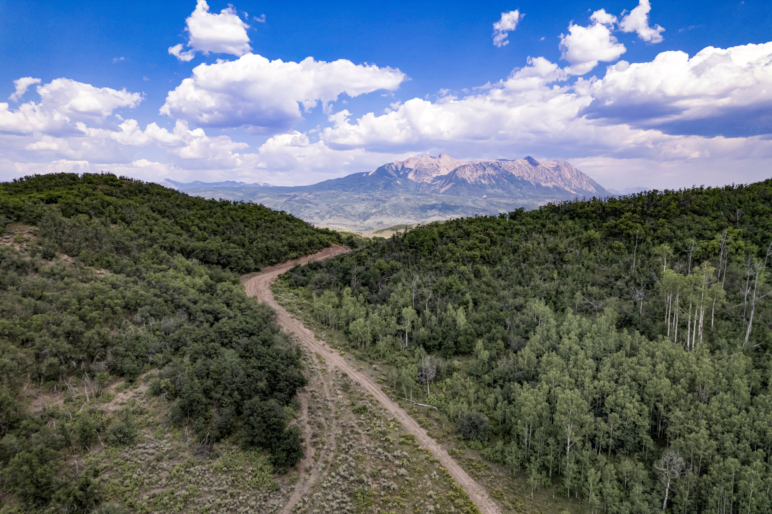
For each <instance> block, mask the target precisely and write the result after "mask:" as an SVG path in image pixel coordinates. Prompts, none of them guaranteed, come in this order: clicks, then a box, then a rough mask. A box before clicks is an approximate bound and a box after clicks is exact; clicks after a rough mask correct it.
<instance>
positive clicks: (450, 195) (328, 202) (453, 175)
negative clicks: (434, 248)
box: [166, 154, 616, 231]
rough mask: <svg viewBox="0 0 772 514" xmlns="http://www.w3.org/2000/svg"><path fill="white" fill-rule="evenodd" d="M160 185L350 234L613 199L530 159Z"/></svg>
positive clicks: (410, 162)
mask: <svg viewBox="0 0 772 514" xmlns="http://www.w3.org/2000/svg"><path fill="white" fill-rule="evenodd" d="M166 182H167V183H168V184H170V185H171V186H173V187H174V188H176V189H179V190H181V191H184V192H186V193H188V194H191V195H195V196H202V197H206V198H223V199H229V200H243V201H249V202H254V203H260V204H263V205H265V206H266V207H270V208H272V209H277V210H282V211H285V212H288V213H290V214H293V215H295V216H297V217H299V218H301V219H304V220H306V221H308V222H310V223H313V224H314V225H317V226H324V227H329V228H335V229H339V230H353V231H370V230H378V229H382V228H385V227H390V226H393V225H397V224H418V223H427V222H431V221H437V220H445V219H450V218H459V217H469V216H474V215H477V214H480V215H491V214H498V213H501V212H509V211H512V210H515V209H517V208H519V207H524V208H526V209H533V208H536V207H538V206H539V205H544V204H546V203H548V202H551V201H560V200H569V199H573V198H582V197H593V196H596V197H606V196H614V193H612V192H610V191H609V190H607V189H605V188H603V187H602V186H601V185H600V184H598V183H597V182H595V181H594V180H592V179H591V178H590V177H588V176H587V175H585V174H584V173H582V172H581V171H580V170H578V169H576V168H575V167H574V166H573V165H571V164H570V163H568V162H559V161H541V162H540V161H537V160H536V159H534V158H532V157H526V158H525V159H516V160H507V159H498V160H493V161H462V160H459V159H455V158H453V157H451V156H449V155H447V154H440V155H439V156H438V157H431V156H428V155H424V156H422V157H416V158H410V159H407V160H404V161H395V162H391V163H388V164H385V165H383V166H381V167H379V168H378V169H376V170H374V171H371V172H364V173H354V174H352V175H348V176H346V177H343V178H339V179H333V180H326V181H324V182H320V183H318V184H313V185H309V186H298V187H273V186H270V185H268V184H245V183H243V182H231V181H229V182H215V183H204V182H193V183H187V184H186V183H181V182H174V181H171V180H167V181H166ZM615 193H616V192H615Z"/></svg>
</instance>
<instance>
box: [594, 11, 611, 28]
mask: <svg viewBox="0 0 772 514" xmlns="http://www.w3.org/2000/svg"><path fill="white" fill-rule="evenodd" d="M590 19H591V20H592V21H594V22H595V23H600V24H602V25H609V26H611V25H614V24H615V23H616V22H617V17H616V16H614V15H613V14H609V13H607V12H606V10H605V9H601V10H599V11H595V12H594V13H592V16H590Z"/></svg>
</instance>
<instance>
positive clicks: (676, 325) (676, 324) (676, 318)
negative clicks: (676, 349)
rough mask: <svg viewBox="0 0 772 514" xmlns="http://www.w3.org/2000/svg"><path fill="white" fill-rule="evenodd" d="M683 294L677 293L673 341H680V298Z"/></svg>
mask: <svg viewBox="0 0 772 514" xmlns="http://www.w3.org/2000/svg"><path fill="white" fill-rule="evenodd" d="M680 296H681V295H680V294H677V295H676V297H675V312H674V313H673V327H674V328H673V333H674V335H673V342H674V343H677V342H678V299H679V297H680Z"/></svg>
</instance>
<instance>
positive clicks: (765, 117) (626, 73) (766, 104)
mask: <svg viewBox="0 0 772 514" xmlns="http://www.w3.org/2000/svg"><path fill="white" fill-rule="evenodd" d="M585 86H586V87H587V89H586V91H585V94H587V95H590V96H592V97H593V99H594V100H593V102H592V104H591V105H590V106H589V107H588V108H587V110H586V111H585V112H584V114H586V115H588V116H589V117H591V118H598V119H603V120H605V122H607V123H626V124H630V125H633V126H639V127H643V128H656V129H659V130H663V131H665V132H668V133H672V134H696V135H705V136H714V135H727V136H753V135H761V134H770V133H772V43H765V44H761V45H754V44H750V45H744V46H736V47H732V48H727V49H721V48H713V47H708V48H705V49H704V50H702V51H700V52H699V53H697V54H696V55H695V56H694V57H691V58H689V55H688V54H686V53H684V52H662V53H660V54H659V55H657V57H656V58H655V59H654V60H653V61H652V62H645V63H635V64H629V63H627V62H625V61H621V62H619V63H617V64H616V65H614V66H610V67H609V68H608V70H607V72H606V75H605V77H603V79H602V80H598V81H596V82H593V83H592V84H589V83H583V84H580V86H579V87H580V89H582V88H584V87H585Z"/></svg>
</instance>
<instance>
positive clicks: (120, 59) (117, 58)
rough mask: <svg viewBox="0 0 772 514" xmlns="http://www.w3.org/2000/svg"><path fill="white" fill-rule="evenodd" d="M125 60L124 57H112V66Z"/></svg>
mask: <svg viewBox="0 0 772 514" xmlns="http://www.w3.org/2000/svg"><path fill="white" fill-rule="evenodd" d="M125 60H126V58H125V57H113V64H115V63H117V62H121V61H125Z"/></svg>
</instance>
